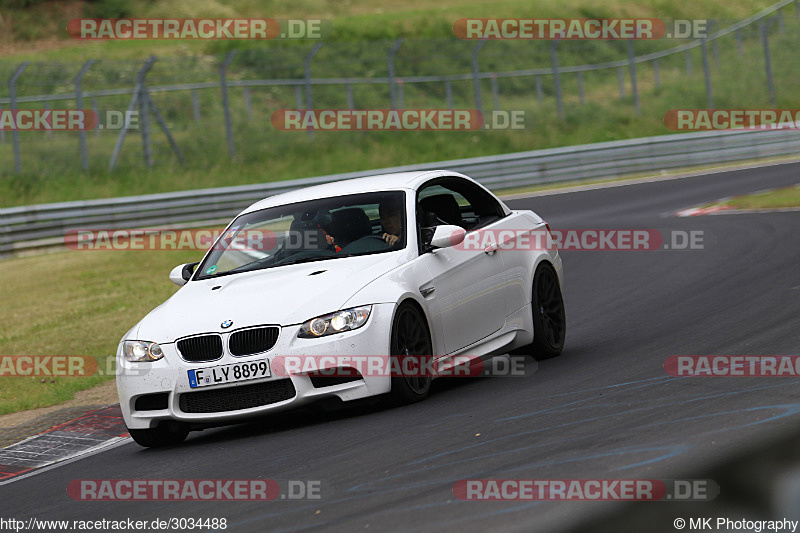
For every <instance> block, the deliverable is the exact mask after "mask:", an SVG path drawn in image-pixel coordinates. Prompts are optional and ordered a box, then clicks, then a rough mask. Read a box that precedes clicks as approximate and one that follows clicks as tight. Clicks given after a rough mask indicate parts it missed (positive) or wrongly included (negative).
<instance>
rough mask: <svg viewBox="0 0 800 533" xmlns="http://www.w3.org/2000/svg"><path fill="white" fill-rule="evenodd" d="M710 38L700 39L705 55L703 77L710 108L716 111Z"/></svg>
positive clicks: (701, 48)
mask: <svg viewBox="0 0 800 533" xmlns="http://www.w3.org/2000/svg"><path fill="white" fill-rule="evenodd" d="M707 43H708V37H703V38H702V39H700V50H701V52H702V53H703V77H704V78H705V81H706V100H707V101H708V108H709V109H714V97H713V95H712V92H711V66H710V65H709V64H708V46H707Z"/></svg>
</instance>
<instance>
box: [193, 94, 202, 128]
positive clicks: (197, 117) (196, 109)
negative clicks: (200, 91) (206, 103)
mask: <svg viewBox="0 0 800 533" xmlns="http://www.w3.org/2000/svg"><path fill="white" fill-rule="evenodd" d="M192 114H193V115H194V121H195V122H200V103H199V102H198V101H197V89H192Z"/></svg>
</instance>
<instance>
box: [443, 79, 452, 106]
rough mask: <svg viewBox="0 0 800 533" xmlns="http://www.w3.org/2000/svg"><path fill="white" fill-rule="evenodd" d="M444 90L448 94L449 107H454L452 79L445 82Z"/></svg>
mask: <svg viewBox="0 0 800 533" xmlns="http://www.w3.org/2000/svg"><path fill="white" fill-rule="evenodd" d="M444 92H445V93H446V94H447V109H453V84H452V83H450V80H447V81H446V82H445V84H444Z"/></svg>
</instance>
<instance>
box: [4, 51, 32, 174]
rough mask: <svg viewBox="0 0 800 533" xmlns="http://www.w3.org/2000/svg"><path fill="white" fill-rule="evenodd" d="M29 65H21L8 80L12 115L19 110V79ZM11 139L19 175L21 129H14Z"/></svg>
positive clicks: (15, 166) (20, 166)
mask: <svg viewBox="0 0 800 533" xmlns="http://www.w3.org/2000/svg"><path fill="white" fill-rule="evenodd" d="M28 65H30V62H29V61H26V62H25V63H22V64H21V65H19V66H18V67H17V70H15V71H14V74H12V75H11V79H10V80H8V92H9V97H10V102H9V104H10V106H9V109H11V112H12V113H13V112H14V110H15V109H16V108H17V79H19V77H20V76H21V75H22V72H23V71H24V70H25V69H26V68H27V67H28ZM11 139H12V140H13V142H14V172H16V173H17V174H19V173H20V172H22V156H20V153H19V129H17V128H14V130H13V131H12V132H11Z"/></svg>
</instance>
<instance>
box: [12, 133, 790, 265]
mask: <svg viewBox="0 0 800 533" xmlns="http://www.w3.org/2000/svg"><path fill="white" fill-rule="evenodd" d="M798 153H800V131H797V130H774V131H725V132H719V131H713V132H702V133H685V134H678V135H665V136H660V137H645V138H640V139H632V140H624V141H613V142H605V143H598V144H588V145H580V146H568V147H563V148H552V149H547V150H536V151H530V152H518V153H513V154H505V155H496V156H488V157H476V158H470V159H459V160H451V161H441V162H436V163H423V164H418V165H409V166H402V167H393V168H384V169H378V170H369V171H361V172H349V173H344V174H332V175H329V176H319V177H313V178H302V179H295V180H288V181H279V182H273V183H265V184H259V185H242V186H236V187H222V188H213V189H200V190H194V191H186V192H174V193H163V194H149V195H143V196H131V197H124V198H111V199H103V200H85V201H78V202H61V203H53V204H40V205H32V206H24V207H10V208H0V255H9V254H12V253H14V252H16V251H20V250H25V249H30V248H38V247H42V246H52V245H56V244H60V243H61V242H62V239H63V236H64V235H65V234H66V233H67V232H68V231H69V230H75V229H123V228H144V227H165V226H173V225H186V224H187V223H192V222H204V223H212V222H213V223H219V222H220V221H221V220H225V219H230V218H232V217H233V216H234V215H236V214H237V213H238V212H239V211H241V210H242V209H244V208H245V207H247V206H248V205H250V204H252V203H253V202H256V201H258V200H261V199H263V198H265V197H267V196H272V195H275V194H280V193H283V192H287V191H290V190H293V189H297V188H300V187H306V186H310V185H316V184H321V183H328V182H332V181H338V180H344V179H350V178H357V177H363V176H371V175H375V174H383V173H390V172H403V171H423V170H431V169H444V170H453V171H458V172H462V173H464V174H467V175H468V176H470V177H473V178H475V179H476V180H477V181H479V182H480V183H482V184H483V185H485V186H486V187H488V188H490V189H492V190H495V191H500V190H503V189H509V188H516V187H525V186H531V185H538V184H544V183H552V182H560V181H569V180H582V179H591V178H612V177H617V176H625V175H630V174H637V173H642V172H649V171H658V170H661V169H675V168H687V167H692V166H697V165H707V164H713V163H723V162H731V161H741V160H752V159H764V158H769V157H775V156H783V155H791V154H798Z"/></svg>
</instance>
